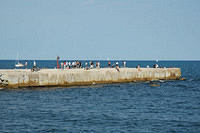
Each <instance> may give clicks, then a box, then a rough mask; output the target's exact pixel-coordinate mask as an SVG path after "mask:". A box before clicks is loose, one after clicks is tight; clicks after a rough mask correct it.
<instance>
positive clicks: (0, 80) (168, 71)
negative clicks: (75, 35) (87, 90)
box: [0, 68, 181, 88]
mask: <svg viewBox="0 0 200 133" xmlns="http://www.w3.org/2000/svg"><path fill="white" fill-rule="evenodd" d="M180 76H181V70H180V68H140V69H136V68H120V69H119V71H117V70H116V69H115V68H100V69H90V70H84V69H65V70H61V69H41V70H40V71H37V72H31V70H30V69H12V70H11V69H4V70H3V69H2V70H0V87H1V88H18V87H36V86H73V85H90V84H98V83H121V82H138V81H151V80H176V79H179V78H180Z"/></svg>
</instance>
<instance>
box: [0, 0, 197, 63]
mask: <svg viewBox="0 0 200 133" xmlns="http://www.w3.org/2000/svg"><path fill="white" fill-rule="evenodd" d="M199 50H200V0H0V59H14V60H15V59H17V53H19V55H20V59H25V60H29V59H33V60H54V59H56V56H58V55H59V56H60V57H61V59H65V60H113V59H114V60H157V59H158V60H200V52H199Z"/></svg>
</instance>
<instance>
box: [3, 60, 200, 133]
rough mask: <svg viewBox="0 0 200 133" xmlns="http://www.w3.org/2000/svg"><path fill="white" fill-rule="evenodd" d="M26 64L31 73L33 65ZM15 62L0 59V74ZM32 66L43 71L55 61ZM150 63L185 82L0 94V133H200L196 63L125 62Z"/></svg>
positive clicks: (199, 74)
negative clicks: (174, 72) (170, 69)
mask: <svg viewBox="0 0 200 133" xmlns="http://www.w3.org/2000/svg"><path fill="white" fill-rule="evenodd" d="M27 62H28V68H31V67H32V66H33V60H28V61H27ZM60 62H61V61H60ZM81 62H82V64H84V63H85V62H89V61H81ZM94 62H96V61H94ZM115 62H117V61H116V60H115V61H111V63H112V64H113V63H115ZM118 62H119V64H120V66H121V65H122V62H123V61H118ZM15 63H16V61H14V60H0V69H14V64H15ZM22 63H25V60H24V61H22ZM36 63H37V66H38V67H40V68H41V69H42V68H55V67H56V63H57V62H56V60H36ZM107 63H108V61H100V64H101V67H107ZM155 63H157V64H158V65H159V66H160V67H179V68H181V72H182V77H184V78H186V80H183V81H182V80H177V81H159V82H156V84H157V85H155V86H152V85H151V83H150V82H137V83H135V82H130V83H115V84H96V85H91V86H73V87H53V88H48V87H40V88H39V87H38V88H20V89H1V90H0V133H200V61H158V62H156V61H126V64H127V67H136V66H137V65H140V66H141V67H147V65H149V66H150V67H152V66H153V65H154V64H155Z"/></svg>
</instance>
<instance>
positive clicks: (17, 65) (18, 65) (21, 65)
mask: <svg viewBox="0 0 200 133" xmlns="http://www.w3.org/2000/svg"><path fill="white" fill-rule="evenodd" d="M17 56H18V62H17V64H15V67H24V65H23V64H22V63H20V62H19V54H18V53H17Z"/></svg>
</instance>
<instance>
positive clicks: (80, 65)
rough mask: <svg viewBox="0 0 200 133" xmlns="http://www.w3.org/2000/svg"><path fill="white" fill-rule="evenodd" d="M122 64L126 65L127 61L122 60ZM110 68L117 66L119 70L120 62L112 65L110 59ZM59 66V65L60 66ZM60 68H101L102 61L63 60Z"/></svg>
mask: <svg viewBox="0 0 200 133" xmlns="http://www.w3.org/2000/svg"><path fill="white" fill-rule="evenodd" d="M122 66H123V67H126V62H125V61H123V62H122ZM107 67H108V68H116V69H117V70H119V67H120V66H119V62H115V63H113V64H112V65H111V62H110V61H108V66H107ZM58 68H59V67H58ZM60 68H61V69H74V68H84V69H86V70H88V69H93V68H101V66H100V62H99V61H96V62H93V61H90V62H84V63H82V62H81V61H72V62H70V61H69V62H68V61H66V62H61V63H60Z"/></svg>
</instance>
